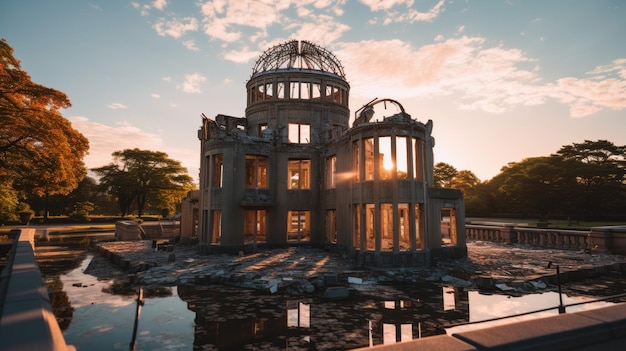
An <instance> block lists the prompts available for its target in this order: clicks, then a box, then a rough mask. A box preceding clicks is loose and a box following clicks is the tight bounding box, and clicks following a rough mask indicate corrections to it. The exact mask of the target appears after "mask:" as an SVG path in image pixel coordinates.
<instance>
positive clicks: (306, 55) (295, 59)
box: [252, 40, 345, 79]
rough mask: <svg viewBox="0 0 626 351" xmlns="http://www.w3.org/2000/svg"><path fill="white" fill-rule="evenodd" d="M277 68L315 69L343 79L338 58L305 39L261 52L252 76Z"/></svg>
mask: <svg viewBox="0 0 626 351" xmlns="http://www.w3.org/2000/svg"><path fill="white" fill-rule="evenodd" d="M279 69H309V70H317V71H323V72H330V73H333V74H336V75H338V76H340V77H341V78H343V79H345V73H344V70H343V66H342V65H341V62H339V59H337V57H336V56H335V55H333V54H332V53H331V52H330V51H328V50H326V49H324V48H322V47H320V46H317V45H315V44H313V43H310V42H308V41H306V40H302V41H298V40H292V41H289V42H286V43H284V44H281V45H276V46H274V47H272V48H270V49H268V50H266V51H265V52H263V54H261V56H260V57H259V59H258V60H257V61H256V63H255V65H254V68H253V69H252V76H255V75H257V74H259V73H263V72H266V71H274V70H279Z"/></svg>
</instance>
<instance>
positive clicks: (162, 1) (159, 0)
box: [152, 0, 167, 10]
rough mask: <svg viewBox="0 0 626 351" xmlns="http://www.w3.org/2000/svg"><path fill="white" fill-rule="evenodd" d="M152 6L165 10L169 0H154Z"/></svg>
mask: <svg viewBox="0 0 626 351" xmlns="http://www.w3.org/2000/svg"><path fill="white" fill-rule="evenodd" d="M152 6H154V8H156V9H159V10H163V9H164V8H165V6H167V0H154V1H153V2H152Z"/></svg>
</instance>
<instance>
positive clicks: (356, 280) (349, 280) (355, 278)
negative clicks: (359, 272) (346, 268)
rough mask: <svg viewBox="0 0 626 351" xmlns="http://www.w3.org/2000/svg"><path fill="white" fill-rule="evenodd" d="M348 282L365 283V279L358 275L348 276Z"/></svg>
mask: <svg viewBox="0 0 626 351" xmlns="http://www.w3.org/2000/svg"><path fill="white" fill-rule="evenodd" d="M348 284H363V279H361V278H357V277H348Z"/></svg>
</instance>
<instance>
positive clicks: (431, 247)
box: [198, 41, 467, 265]
mask: <svg viewBox="0 0 626 351" xmlns="http://www.w3.org/2000/svg"><path fill="white" fill-rule="evenodd" d="M246 89H247V108H246V110H245V117H243V118H238V117H232V116H225V115H221V114H218V115H217V116H216V117H215V118H214V119H209V118H206V117H205V116H204V115H203V124H202V127H201V129H200V130H199V131H198V137H199V139H200V142H201V147H202V155H201V170H200V194H199V206H200V214H199V224H198V228H199V230H198V237H199V242H200V247H201V251H202V252H207V253H208V252H213V251H233V252H238V251H252V250H254V249H255V248H256V247H258V246H259V245H267V246H280V245H290V244H300V243H310V244H312V245H325V246H332V247H338V248H342V249H345V250H347V251H348V252H349V253H351V254H353V256H354V257H355V259H357V260H359V261H360V262H362V263H363V264H384V265H423V264H430V261H431V259H432V258H433V257H437V256H445V257H451V256H465V255H466V254H467V250H466V246H465V228H464V221H465V217H464V203H463V195H462V193H461V192H460V191H459V190H454V189H441V188H435V187H433V186H432V184H433V146H434V138H433V137H432V136H431V132H432V126H433V124H432V121H428V122H427V123H425V124H424V123H421V122H419V121H417V120H414V119H412V118H411V116H410V115H409V114H407V113H406V112H405V111H404V108H403V107H402V105H401V104H400V103H399V102H397V101H394V100H391V99H375V100H373V101H371V102H370V103H368V104H366V105H365V106H363V107H362V108H361V109H359V110H358V111H356V112H355V119H354V121H353V123H352V126H350V125H349V121H350V111H349V108H348V101H349V91H350V85H349V84H348V82H347V81H346V78H345V75H344V73H343V67H342V66H341V64H340V62H339V60H337V58H336V57H335V56H334V55H333V54H332V53H330V52H328V51H327V50H325V49H324V48H321V47H319V46H316V45H314V44H312V43H309V42H306V41H300V42H299V41H291V42H287V43H285V44H281V45H277V46H275V47H273V48H270V49H269V50H267V51H266V52H265V53H263V54H262V55H261V56H260V58H259V59H258V60H257V62H256V64H255V67H254V68H253V73H252V76H251V78H250V80H249V81H248V83H247V84H246ZM382 106H384V107H385V108H387V107H394V108H395V112H394V113H392V114H391V115H389V116H386V117H385V116H383V117H382V118H377V119H375V118H373V116H374V113H375V109H377V108H380V107H382ZM442 218H444V221H445V222H446V223H448V225H447V226H445V228H446V229H445V231H444V232H443V233H442V230H441V228H442V225H441V224H442Z"/></svg>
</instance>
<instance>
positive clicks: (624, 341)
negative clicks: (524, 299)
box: [359, 304, 626, 351]
mask: <svg viewBox="0 0 626 351" xmlns="http://www.w3.org/2000/svg"><path fill="white" fill-rule="evenodd" d="M624 345H626V304H616V305H614V306H608V307H603V308H598V309H593V310H589V311H584V312H578V313H572V314H560V315H556V316H551V317H544V318H538V319H533V320H527V321H522V322H517V323H511V324H507V325H501V326H495V327H491V328H484V329H478V330H472V331H467V332H463V333H458V334H453V335H452V336H450V335H437V336H431V337H426V338H422V339H416V340H411V341H406V342H400V343H396V344H388V345H377V346H374V347H373V348H362V349H359V350H363V351H364V350H388V351H408V350H428V351H439V350H442V351H443V350H451V351H462V350H468V351H469V350H507V351H508V350H548V351H557V350H577V351H591V350H603V351H612V350H615V351H618V350H619V351H621V350H624Z"/></svg>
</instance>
